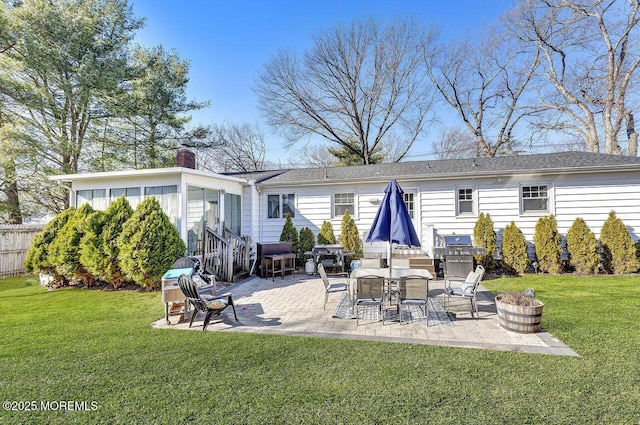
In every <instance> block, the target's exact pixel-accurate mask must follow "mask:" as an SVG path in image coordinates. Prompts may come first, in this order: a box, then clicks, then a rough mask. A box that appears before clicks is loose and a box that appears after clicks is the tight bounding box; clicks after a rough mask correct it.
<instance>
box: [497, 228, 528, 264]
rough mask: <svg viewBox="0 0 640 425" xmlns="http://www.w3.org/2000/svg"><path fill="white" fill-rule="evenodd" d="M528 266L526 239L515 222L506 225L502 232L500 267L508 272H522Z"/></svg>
mask: <svg viewBox="0 0 640 425" xmlns="http://www.w3.org/2000/svg"><path fill="white" fill-rule="evenodd" d="M528 266H529V253H528V252H527V240H526V239H525V237H524V234H523V233H522V231H521V230H520V229H519V228H518V226H516V223H515V222H513V221H512V222H511V224H509V225H507V227H505V228H504V233H503V234H502V267H503V268H504V269H506V270H507V271H509V272H515V273H517V274H522V273H524V272H525V270H527V267H528Z"/></svg>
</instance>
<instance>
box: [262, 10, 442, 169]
mask: <svg viewBox="0 0 640 425" xmlns="http://www.w3.org/2000/svg"><path fill="white" fill-rule="evenodd" d="M433 39H434V33H433V32H431V31H428V30H426V29H425V28H423V27H422V26H420V25H418V24H417V23H416V22H414V21H394V22H392V23H390V24H388V25H385V26H382V25H379V24H377V23H375V22H374V21H371V20H368V21H361V22H353V23H352V24H350V25H348V26H337V27H335V28H333V29H331V30H329V31H326V32H324V33H321V34H320V35H318V36H316V37H315V39H314V44H313V47H312V48H310V49H309V50H307V51H305V52H304V54H302V55H295V54H294V53H291V52H285V51H281V52H280V53H278V54H277V55H276V56H275V57H274V58H273V59H271V61H269V62H268V63H267V64H266V65H265V67H264V69H263V70H262V72H261V73H260V74H259V76H258V79H257V81H256V84H255V87H254V89H255V91H256V93H257V94H258V97H259V102H260V108H261V110H262V111H263V112H264V113H265V115H266V117H267V120H268V123H269V124H270V125H272V126H274V127H275V128H276V129H277V130H278V131H280V132H281V133H282V134H283V135H284V137H285V138H286V139H287V140H288V143H289V146H291V145H293V144H295V143H296V142H298V141H300V140H301V139H303V138H306V137H309V136H312V135H319V136H321V137H323V138H324V139H326V140H327V141H329V142H330V143H331V144H332V145H335V147H336V148H338V149H342V148H344V149H347V150H350V151H352V152H353V154H354V155H357V156H358V157H359V158H361V161H362V163H363V164H368V163H370V161H371V155H372V153H373V152H375V151H377V150H379V149H380V148H381V146H383V143H384V140H385V139H387V138H390V137H398V138H401V139H402V140H404V146H403V149H402V152H401V153H400V154H399V155H398V157H397V158H396V160H400V159H402V157H404V155H406V153H407V151H408V150H409V148H410V147H411V145H412V144H413V143H414V141H415V140H416V138H417V137H418V136H419V135H420V134H422V132H423V129H424V126H425V123H426V122H427V114H428V113H429V112H430V109H431V105H432V88H431V86H430V84H428V76H427V72H426V69H425V66H424V61H423V60H422V56H421V52H423V51H425V50H430V46H431V44H432V42H433ZM353 140H355V142H356V143H355V144H352V143H350V141H353Z"/></svg>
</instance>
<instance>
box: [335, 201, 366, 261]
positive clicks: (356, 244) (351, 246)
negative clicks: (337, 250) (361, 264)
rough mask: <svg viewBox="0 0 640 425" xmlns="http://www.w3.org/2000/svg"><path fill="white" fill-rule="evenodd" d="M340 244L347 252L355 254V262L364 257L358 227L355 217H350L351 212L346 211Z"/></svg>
mask: <svg viewBox="0 0 640 425" xmlns="http://www.w3.org/2000/svg"><path fill="white" fill-rule="evenodd" d="M340 243H341V244H342V245H343V246H344V250H345V252H353V258H354V259H355V260H357V259H360V258H362V257H363V256H364V253H363V250H362V240H361V239H360V234H359V233H358V227H357V226H356V222H355V220H354V219H353V217H351V216H350V215H349V211H345V213H344V216H342V226H341V229H340Z"/></svg>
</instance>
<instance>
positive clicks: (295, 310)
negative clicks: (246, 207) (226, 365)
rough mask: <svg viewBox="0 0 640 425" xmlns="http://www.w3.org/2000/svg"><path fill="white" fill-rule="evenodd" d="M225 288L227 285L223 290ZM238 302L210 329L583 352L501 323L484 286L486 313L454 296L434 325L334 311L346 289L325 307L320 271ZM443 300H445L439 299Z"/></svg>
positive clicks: (434, 285)
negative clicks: (476, 312) (476, 311)
mask: <svg viewBox="0 0 640 425" xmlns="http://www.w3.org/2000/svg"><path fill="white" fill-rule="evenodd" d="M443 285H444V281H442V280H434V281H431V282H430V283H429V296H430V297H431V298H433V299H434V300H435V301H436V302H435V303H434V304H433V305H434V306H436V307H438V306H439V305H444V298H445V296H444V294H443V292H444V291H443ZM220 292H223V291H220ZM224 292H231V293H232V294H233V298H234V301H235V304H236V310H237V313H238V318H239V320H240V322H239V323H238V322H236V321H235V320H234V319H233V312H232V311H231V310H230V309H227V310H225V311H224V312H223V313H222V320H220V319H218V320H216V319H214V320H212V321H211V323H210V325H209V327H208V329H207V330H208V331H226V332H252V333H271V334H286V335H297V336H313V337H325V338H343V339H354V340H372V341H384V342H400V343H414V344H429V345H442V346H454V347H468V348H484V349H491V350H508V351H523V352H528V353H539V354H552V355H562V356H578V354H577V353H575V352H574V351H573V350H571V348H569V347H567V346H566V345H564V344H563V343H562V342H561V341H559V340H558V339H556V338H554V337H553V336H551V335H550V334H549V333H548V332H545V331H544V330H543V331H541V332H538V333H536V334H519V333H516V332H511V331H507V330H505V329H504V328H502V327H501V326H500V325H499V324H498V316H497V313H496V310H495V304H494V302H493V295H492V294H491V293H490V292H488V291H487V290H485V289H484V288H483V287H482V286H481V287H480V289H479V298H478V305H479V309H480V318H479V319H475V318H472V317H471V314H470V306H469V302H468V300H452V304H451V306H450V308H449V311H450V312H452V313H453V314H451V315H450V317H451V320H448V319H447V315H446V314H442V313H440V314H438V313H437V312H434V311H433V310H432V311H431V312H430V318H429V325H427V324H424V321H420V322H421V323H420V322H415V323H410V324H400V323H399V322H397V321H385V323H384V326H383V324H382V323H381V322H370V321H367V320H362V319H361V320H360V324H359V326H356V320H355V319H343V318H336V317H334V311H335V310H336V304H337V303H338V301H339V300H340V299H341V294H331V295H330V296H329V302H328V303H327V308H326V310H323V308H322V306H323V302H324V287H323V284H322V281H321V280H320V278H319V277H317V276H309V275H306V274H299V275H297V276H293V277H291V276H290V277H287V278H285V279H276V281H275V282H272V281H271V279H261V278H259V277H252V278H250V279H247V280H245V281H243V282H240V283H238V284H236V285H233V286H231V287H229V288H227V289H226V290H225V291H224ZM439 302H440V303H439ZM178 318H179V316H172V317H171V324H170V325H167V324H166V323H165V320H164V318H161V319H158V320H157V321H155V322H154V323H153V324H152V325H153V326H154V327H156V328H171V329H185V330H186V329H189V328H188V322H186V323H185V322H182V323H177V321H178ZM201 329H202V317H199V318H196V321H195V322H194V325H193V327H192V328H191V330H197V331H201Z"/></svg>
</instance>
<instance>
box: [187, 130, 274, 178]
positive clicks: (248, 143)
mask: <svg viewBox="0 0 640 425" xmlns="http://www.w3.org/2000/svg"><path fill="white" fill-rule="evenodd" d="M191 147H194V148H195V149H196V152H197V155H198V165H199V166H200V167H201V168H202V169H205V170H210V171H215V172H232V171H244V172H246V171H261V170H264V167H265V152H266V145H265V141H264V133H263V132H262V130H261V129H260V128H259V127H258V125H252V124H248V123H242V124H238V123H228V122H226V123H223V124H221V125H213V126H212V127H211V129H210V136H209V137H208V138H207V140H206V141H205V142H204V143H198V144H196V145H193V146H191Z"/></svg>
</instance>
